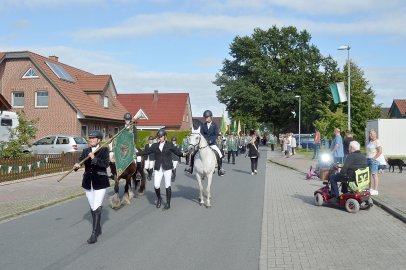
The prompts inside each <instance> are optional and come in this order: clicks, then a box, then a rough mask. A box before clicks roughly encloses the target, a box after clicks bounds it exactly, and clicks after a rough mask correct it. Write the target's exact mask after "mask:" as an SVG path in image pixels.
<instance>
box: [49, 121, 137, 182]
mask: <svg viewBox="0 0 406 270" xmlns="http://www.w3.org/2000/svg"><path fill="white" fill-rule="evenodd" d="M138 118H139V117H138ZM138 118H133V119H132V120H131V121H130V123H129V124H128V126H125V127H124V128H123V129H122V130H120V131H119V132H118V133H117V134H115V135H114V136H113V137H111V138H110V139H108V140H107V141H105V142H104V143H103V144H102V145H99V147H97V148H96V150H95V151H94V152H93V153H97V152H98V151H99V150H100V149H101V148H102V147H106V146H108V145H109V144H110V143H111V142H112V141H113V140H114V139H115V138H116V137H117V136H118V135H120V134H121V133H122V132H123V131H124V130H126V129H128V127H130V126H131V127H132V126H133V125H134V124H135V122H136V121H137V120H138ZM89 158H90V157H89V156H87V157H85V158H84V159H83V160H82V161H81V162H79V165H80V166H82V165H83V163H85V162H86V160H88V159H89ZM74 170H75V168H72V169H70V170H69V171H67V172H66V173H65V174H64V175H62V177H61V178H59V179H58V180H57V181H58V182H61V181H62V180H63V179H64V178H65V177H66V176H68V174H70V173H71V172H73V171H74ZM76 170H77V169H76Z"/></svg>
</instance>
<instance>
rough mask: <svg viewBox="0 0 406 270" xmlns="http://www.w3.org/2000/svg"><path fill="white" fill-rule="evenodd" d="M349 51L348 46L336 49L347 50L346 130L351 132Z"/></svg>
mask: <svg viewBox="0 0 406 270" xmlns="http://www.w3.org/2000/svg"><path fill="white" fill-rule="evenodd" d="M350 49H351V47H350V46H349V45H343V46H340V47H338V50H347V53H348V57H347V69H348V75H347V76H348V78H347V79H348V83H347V85H348V91H347V92H348V98H347V99H348V121H347V122H348V130H351V88H350V87H351V67H350Z"/></svg>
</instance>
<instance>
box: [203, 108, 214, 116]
mask: <svg viewBox="0 0 406 270" xmlns="http://www.w3.org/2000/svg"><path fill="white" fill-rule="evenodd" d="M212 116H213V113H212V112H211V111H210V110H205V111H204V113H203V117H204V118H207V117H212Z"/></svg>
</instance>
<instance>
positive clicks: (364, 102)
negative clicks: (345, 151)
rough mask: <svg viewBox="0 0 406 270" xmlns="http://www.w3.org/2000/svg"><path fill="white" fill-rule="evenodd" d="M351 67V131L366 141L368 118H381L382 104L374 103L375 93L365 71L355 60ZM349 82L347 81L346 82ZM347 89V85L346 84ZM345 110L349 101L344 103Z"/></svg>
mask: <svg viewBox="0 0 406 270" xmlns="http://www.w3.org/2000/svg"><path fill="white" fill-rule="evenodd" d="M350 68H351V70H350V71H351V131H352V133H353V134H354V138H355V139H356V140H357V141H358V142H360V143H361V144H363V143H364V142H365V127H366V123H367V120H370V119H376V118H379V115H380V113H381V105H380V104H378V105H377V104H375V103H374V98H375V93H374V91H373V90H372V88H371V87H370V86H369V82H368V81H367V80H366V79H365V78H364V72H363V71H362V70H361V69H360V68H359V67H358V66H357V65H356V64H355V63H353V62H351V64H350ZM347 70H348V65H347V64H346V65H345V66H344V70H343V73H342V74H343V75H342V76H343V77H345V76H346V75H344V74H347ZM345 83H347V82H345ZM346 89H347V86H346ZM343 108H344V111H348V103H344V106H343Z"/></svg>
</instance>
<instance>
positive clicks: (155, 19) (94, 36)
mask: <svg viewBox="0 0 406 270" xmlns="http://www.w3.org/2000/svg"><path fill="white" fill-rule="evenodd" d="M395 14H398V13H395ZM395 14H391V16H383V15H382V16H378V15H377V16H371V18H368V17H367V18H358V17H357V20H356V19H352V21H351V20H348V21H344V22H342V21H339V20H338V19H336V20H334V18H332V19H329V20H321V21H320V20H317V19H312V20H310V19H306V18H300V17H299V16H296V17H295V16H293V15H291V16H290V17H289V16H281V15H274V14H272V13H269V14H267V15H234V16H232V15H204V14H196V13H178V12H165V13H153V14H140V15H137V16H134V17H131V18H129V19H127V20H125V21H122V22H121V23H119V24H117V25H114V26H109V27H102V28H89V29H81V30H79V31H77V32H73V33H72V36H73V37H74V38H75V39H77V40H87V41H95V42H96V41H100V40H112V39H117V38H122V39H128V38H129V39H135V38H139V37H144V36H154V35H155V36H156V35H159V36H162V35H176V36H179V35H189V36H190V35H195V34H196V33H199V32H200V33H201V32H203V33H213V34H214V33H216V34H217V33H232V34H239V35H244V34H249V33H251V32H252V30H253V29H254V28H257V27H259V28H263V29H266V28H269V27H271V26H272V25H277V26H279V27H281V26H287V25H297V26H300V27H299V28H301V29H307V30H309V31H310V32H318V33H324V34H331V35H333V34H353V35H356V34H363V35H365V34H370V35H376V34H388V35H401V36H406V28H404V27H399V25H404V24H406V22H405V17H404V16H403V15H402V16H396V15H395ZM399 15H401V14H400V13H399Z"/></svg>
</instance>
